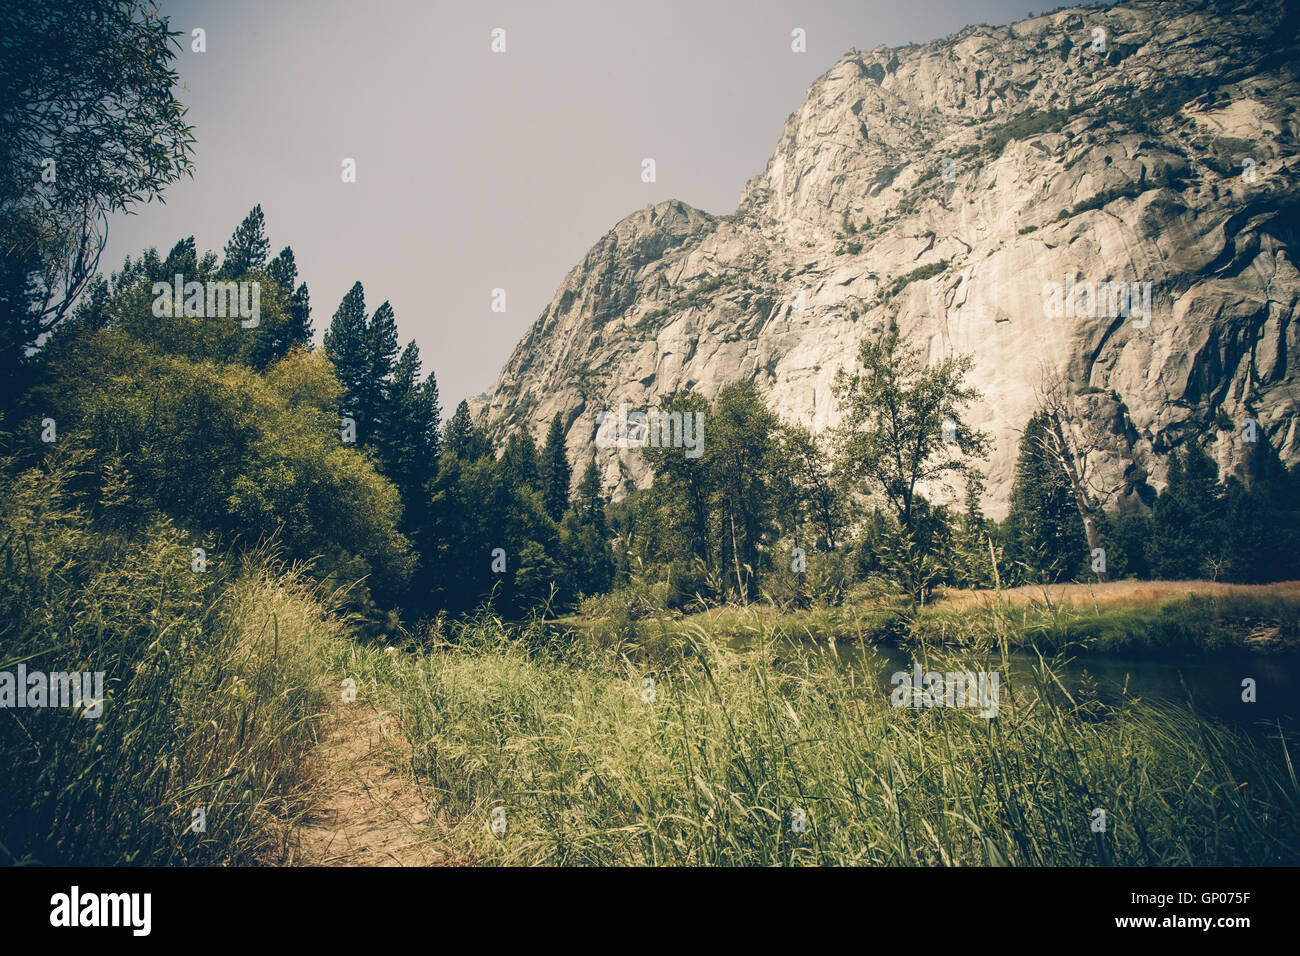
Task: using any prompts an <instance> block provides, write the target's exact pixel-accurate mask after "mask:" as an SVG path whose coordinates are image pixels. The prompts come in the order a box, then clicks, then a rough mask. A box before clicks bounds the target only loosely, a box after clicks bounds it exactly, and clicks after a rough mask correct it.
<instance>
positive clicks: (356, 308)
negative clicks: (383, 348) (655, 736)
mask: <svg viewBox="0 0 1300 956" xmlns="http://www.w3.org/2000/svg"><path fill="white" fill-rule="evenodd" d="M325 355H326V357H328V358H329V360H330V361H331V362H332V363H333V364H334V372H335V374H336V375H337V376H338V380H339V384H340V385H342V386H343V408H342V409H341V411H342V412H343V413H344V414H347V415H351V416H353V417H357V416H358V415H359V414H360V406H361V402H362V397H363V395H364V393H365V388H366V378H367V376H368V375H369V372H370V340H369V333H368V331H367V329H366V293H365V290H364V289H363V288H362V287H361V283H360V282H356V283H353V285H352V288H351V289H349V290H348V291H347V294H346V295H344V296H343V301H342V302H340V303H339V307H338V309H337V310H336V311H335V313H334V318H333V319H332V320H331V321H330V327H329V329H328V330H327V331H326V332H325ZM359 424H360V420H359V419H358V425H359ZM358 437H360V434H358Z"/></svg>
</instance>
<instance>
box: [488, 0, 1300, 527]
mask: <svg viewBox="0 0 1300 956" xmlns="http://www.w3.org/2000/svg"><path fill="white" fill-rule="evenodd" d="M1286 16H1287V13H1286V11H1285V10H1284V9H1283V7H1282V4H1274V3H1240V2H1238V3H1196V2H1189V0H1152V2H1138V3H1129V4H1122V5H1119V6H1114V7H1110V8H1106V9H1097V8H1086V9H1076V10H1062V11H1058V12H1056V13H1053V14H1050V15H1046V16H1041V17H1037V18H1034V19H1031V20H1025V21H1022V22H1020V23H1016V24H1013V25H1011V26H1007V27H986V26H972V27H968V28H967V29H965V30H963V31H962V32H961V33H960V34H958V35H956V36H954V37H950V38H948V39H945V40H939V41H935V42H933V43H927V44H924V45H920V46H910V47H905V48H900V49H887V48H883V47H882V48H880V49H877V50H873V51H871V52H869V53H863V52H858V51H856V50H851V51H850V52H849V53H847V54H846V55H845V56H843V57H842V58H841V59H840V60H839V62H837V63H836V64H835V65H834V66H833V67H832V68H831V69H830V70H829V71H828V72H827V73H826V74H825V75H823V76H822V77H821V78H820V79H818V80H817V81H816V82H815V83H814V84H813V85H812V87H811V88H810V89H809V91H808V99H807V102H806V103H805V104H804V105H803V106H802V107H801V108H800V109H799V110H798V111H797V112H796V113H794V114H793V115H792V116H791V117H790V118H789V120H788V121H787V122H786V126H785V132H784V135H783V136H782V137H781V141H780V143H779V144H778V145H777V148H776V152H775V154H774V155H773V156H772V158H771V160H770V162H769V163H768V166H767V169H766V171H765V172H764V173H763V174H762V175H760V176H758V177H757V178H755V179H754V180H752V181H751V182H750V183H749V184H748V185H747V186H746V187H745V189H744V192H743V195H742V196H741V200H740V204H739V207H738V208H737V210H736V212H735V213H734V214H732V215H729V216H712V215H709V214H707V213H704V212H701V211H700V210H698V209H693V208H691V207H690V206H687V205H685V204H683V203H680V202H665V203H660V204H658V205H655V206H648V207H646V208H645V209H643V210H641V211H639V212H637V213H634V214H632V215H631V216H628V217H627V218H626V219H624V220H623V221H622V222H620V223H618V225H616V226H615V227H614V228H613V229H612V230H611V231H610V232H609V233H608V234H607V235H606V236H605V237H604V238H602V239H601V240H600V241H599V242H598V243H597V244H596V245H595V246H594V247H593V248H592V249H591V251H590V252H589V253H588V254H587V256H586V258H585V259H584V260H583V261H582V262H581V263H579V264H578V266H576V267H575V268H574V269H573V270H572V271H571V272H570V273H569V275H568V276H567V277H566V278H565V280H564V282H563V284H562V285H561V286H560V288H559V290H558V291H557V292H556V294H555V298H554V299H553V300H552V302H551V303H550V305H549V306H547V308H546V309H545V310H544V311H543V312H542V315H541V316H540V318H538V320H537V322H536V323H535V325H534V326H533V328H532V329H531V331H530V332H529V333H528V335H527V336H526V337H525V338H524V339H523V341H522V342H520V343H519V345H518V347H517V348H516V349H515V352H514V354H513V355H512V357H511V358H510V360H509V362H508V364H507V365H506V367H505V369H504V370H503V371H502V373H501V377H500V379H499V380H498V382H497V383H496V386H495V387H494V388H493V389H492V390H491V391H490V392H489V393H487V394H486V395H484V396H481V397H480V398H479V399H478V400H477V403H476V411H477V414H478V415H479V419H480V421H481V422H482V423H483V424H484V425H485V426H486V427H487V428H488V429H489V433H490V434H491V436H492V438H493V439H494V440H495V441H497V442H500V441H503V440H504V439H505V437H506V436H507V435H508V434H509V432H510V431H511V430H512V429H515V428H519V427H526V428H529V429H531V430H532V432H533V434H534V436H535V437H537V438H538V439H539V440H540V439H541V437H542V436H543V435H544V434H545V431H546V427H547V425H548V423H549V422H550V420H551V418H552V417H553V416H554V415H555V413H556V412H559V413H561V415H562V416H563V418H564V420H565V421H566V422H567V424H568V433H567V443H568V449H569V453H570V456H571V459H572V460H573V461H574V463H575V471H574V474H575V479H576V478H577V477H579V476H580V474H581V471H582V468H583V467H585V463H586V462H587V461H589V460H591V457H592V456H593V455H595V456H596V461H597V463H598V466H599V467H600V468H601V470H602V475H603V479H604V483H605V488H606V490H607V491H608V492H612V493H614V494H615V495H616V496H617V495H619V494H621V493H624V492H625V491H626V490H627V489H628V488H630V487H632V486H634V485H643V484H645V483H646V482H648V480H649V473H648V470H647V468H646V466H645V464H644V462H643V461H642V459H641V456H640V452H639V451H638V450H637V449H598V448H596V447H595V444H594V440H593V439H594V436H595V434H596V428H597V415H598V413H600V412H602V411H605V410H614V409H617V408H618V406H619V404H620V403H627V405H628V407H629V408H632V409H637V408H640V409H646V408H654V407H656V406H657V405H658V402H659V400H660V399H661V398H662V397H665V396H667V395H669V394H671V393H672V392H674V391H676V390H678V389H693V390H696V391H698V392H700V393H701V394H702V395H704V396H705V397H706V398H708V399H712V398H713V397H714V396H715V395H716V394H717V392H718V390H719V389H720V388H721V387H722V386H723V385H725V384H727V383H728V382H731V381H734V380H737V379H741V378H749V379H753V380H756V381H757V382H758V384H759V386H760V389H761V390H762V391H763V393H764V394H765V396H766V398H767V400H768V403H769V405H770V406H771V407H772V408H773V409H774V410H775V411H776V412H777V413H778V414H779V415H780V416H782V417H783V418H785V419H787V420H789V421H793V422H800V423H803V424H806V425H809V426H811V427H812V428H813V429H814V430H821V429H824V428H827V427H832V426H834V425H835V424H837V421H838V407H837V401H836V397H835V392H834V380H835V375H836V372H837V371H838V370H839V369H841V368H848V367H851V366H852V365H853V364H854V362H855V359H856V352H857V345H858V343H859V342H860V340H861V339H862V338H863V337H864V336H874V337H880V336H883V335H884V333H885V331H886V330H887V329H888V328H889V326H890V324H891V323H896V324H897V326H898V327H899V329H900V330H901V332H902V334H903V336H904V337H905V338H906V339H907V340H908V341H909V342H910V343H912V344H913V345H915V346H917V347H919V348H921V349H922V350H923V351H924V352H925V353H926V354H927V355H928V356H929V357H930V359H931V360H936V359H938V358H941V357H942V356H944V355H948V354H954V353H960V354H971V355H972V356H973V358H974V363H975V364H974V371H973V373H972V375H971V378H970V382H971V384H973V385H974V386H976V387H977V388H978V389H979V390H980V391H981V392H982V395H983V397H982V399H981V400H980V401H979V402H978V403H977V404H976V405H975V406H974V407H973V408H972V409H971V413H970V416H969V417H970V420H971V422H972V424H975V425H977V426H978V427H980V428H983V429H984V430H985V431H987V432H989V433H990V435H991V437H992V438H993V445H992V450H991V452H990V455H989V457H988V459H987V461H986V462H985V464H984V468H983V470H984V472H985V474H986V476H987V480H988V481H987V494H986V499H985V506H986V508H987V510H988V512H989V514H991V515H993V516H1001V515H1002V514H1004V513H1005V511H1006V507H1007V499H1008V496H1009V493H1010V489H1011V482H1012V475H1013V469H1014V463H1015V458H1016V454H1017V445H1018V441H1019V433H1020V430H1021V429H1022V428H1023V427H1024V425H1025V422H1026V421H1027V419H1028V418H1029V417H1030V415H1031V413H1032V412H1033V411H1034V409H1035V408H1036V407H1038V404H1039V396H1040V394H1041V390H1042V387H1043V384H1044V382H1045V381H1048V380H1056V381H1064V382H1066V383H1067V387H1068V388H1069V389H1070V391H1071V392H1073V393H1074V394H1075V395H1076V396H1079V398H1078V400H1077V403H1078V404H1079V405H1080V406H1081V407H1083V408H1084V409H1086V413H1087V414H1088V415H1090V416H1091V417H1092V418H1093V420H1094V421H1095V422H1096V423H1097V424H1099V425H1101V426H1103V427H1104V429H1105V433H1106V435H1107V441H1108V443H1109V447H1108V449H1107V450H1106V452H1105V455H1104V457H1105V461H1104V468H1103V472H1107V473H1109V474H1110V475H1112V476H1120V477H1119V478H1118V479H1117V480H1119V481H1121V482H1122V481H1123V476H1126V477H1127V479H1128V481H1127V484H1125V485H1124V492H1123V493H1122V494H1121V495H1120V496H1119V497H1118V498H1116V499H1115V500H1116V501H1117V502H1118V505H1119V507H1121V508H1134V507H1140V504H1139V501H1140V499H1142V498H1146V499H1148V500H1149V498H1150V495H1151V493H1152V490H1153V489H1154V488H1159V487H1161V486H1162V485H1163V482H1164V476H1165V474H1166V471H1167V462H1168V456H1169V454H1170V452H1171V451H1173V450H1174V449H1176V448H1178V447H1180V446H1182V445H1183V444H1184V443H1187V442H1196V443H1199V444H1201V445H1202V446H1204V447H1206V448H1207V449H1208V450H1209V451H1210V452H1211V454H1212V455H1214V456H1215V457H1216V459H1217V460H1218V461H1219V464H1220V467H1221V468H1222V469H1224V471H1225V472H1234V471H1240V470H1241V469H1242V468H1243V467H1244V466H1245V461H1246V457H1247V451H1248V450H1249V449H1250V448H1251V446H1249V445H1246V444H1243V442H1242V440H1241V425H1240V423H1241V422H1242V421H1243V420H1244V419H1245V418H1247V417H1250V418H1252V419H1254V420H1256V421H1257V422H1258V433H1259V435H1260V436H1263V437H1266V438H1267V439H1268V440H1269V441H1270V442H1271V443H1272V445H1273V447H1275V448H1277V449H1278V450H1279V452H1280V453H1281V455H1282V457H1283V460H1284V461H1286V462H1287V463H1289V464H1290V463H1294V462H1296V461H1297V460H1300V434H1297V399H1300V372H1297V370H1296V367H1295V364H1296V363H1294V362H1292V361H1290V359H1291V358H1292V357H1293V356H1297V355H1298V354H1300V353H1298V352H1297V349H1298V348H1300V329H1298V328H1297V326H1296V321H1295V320H1296V317H1297V316H1296V302H1297V295H1298V294H1300V274H1298V273H1297V269H1296V253H1297V247H1298V245H1300V243H1298V242H1297V232H1298V231H1300V214H1298V213H1300V189H1298V186H1297V143H1298V137H1300V113H1297V112H1296V105H1297V104H1298V103H1300V84H1297V79H1296V72H1295V71H1296V67H1297V63H1300V55H1297V54H1298V52H1300V51H1298V50H1297V47H1296V35H1297V23H1296V18H1295V15H1294V13H1293V14H1291V19H1290V20H1286V19H1285V18H1286ZM1103 282H1108V283H1109V282H1114V283H1121V282H1122V283H1125V284H1126V285H1127V284H1130V283H1138V284H1139V289H1140V290H1142V289H1146V288H1147V286H1146V284H1147V283H1149V284H1150V285H1149V289H1150V311H1149V315H1147V314H1138V313H1139V312H1140V311H1141V310H1140V309H1134V310H1131V311H1130V313H1129V314H1128V315H1127V317H1126V316H1124V315H1122V314H1112V309H1111V306H1112V303H1111V302H1110V297H1109V295H1108V294H1107V293H1106V292H1105V290H1104V289H1103V290H1102V293H1101V294H1100V295H1098V296H1095V297H1094V296H1091V295H1090V294H1088V293H1084V292H1080V291H1079V290H1080V289H1081V288H1082V287H1087V288H1088V289H1089V292H1090V291H1091V289H1092V287H1093V286H1095V285H1096V284H1098V283H1103ZM1050 283H1057V284H1059V285H1060V286H1064V287H1065V290H1064V291H1065V292H1066V293H1069V292H1070V291H1071V290H1070V288H1069V287H1070V285H1071V284H1073V286H1074V294H1073V295H1058V296H1056V297H1055V300H1054V298H1053V295H1052V294H1051V291H1050V290H1049V289H1048V288H1047V286H1048V285H1049V284H1050ZM1130 288H1131V286H1130ZM1067 298H1068V299H1069V300H1070V301H1069V302H1068V303H1064V300H1065V299H1067ZM1139 299H1140V297H1139ZM1063 303H1064V304H1063ZM1121 304H1122V303H1119V302H1118V301H1117V302H1116V303H1115V310H1114V311H1115V312H1118V311H1120V309H1119V306H1120V305H1121ZM1099 305H1100V307H1098V306H1099ZM1089 313H1093V314H1089ZM706 441H707V435H706ZM936 497H937V498H938V500H944V497H943V494H942V493H940V494H938V495H937V496H936Z"/></svg>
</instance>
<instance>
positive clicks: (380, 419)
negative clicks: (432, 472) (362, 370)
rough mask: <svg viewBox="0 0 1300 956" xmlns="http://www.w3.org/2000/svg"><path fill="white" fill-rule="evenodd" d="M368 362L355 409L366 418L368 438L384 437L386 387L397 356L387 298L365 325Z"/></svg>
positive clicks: (393, 318) (393, 319) (376, 439)
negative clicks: (369, 436) (366, 325)
mask: <svg viewBox="0 0 1300 956" xmlns="http://www.w3.org/2000/svg"><path fill="white" fill-rule="evenodd" d="M366 335H367V340H368V345H369V348H368V358H369V364H368V366H367V368H366V376H365V380H364V384H363V385H362V388H361V393H360V394H359V395H358V396H357V398H358V411H359V412H360V413H361V415H362V417H363V418H364V419H365V420H366V421H367V422H368V430H369V432H370V435H371V440H372V441H375V442H378V441H382V440H383V435H384V433H385V430H386V429H387V425H388V422H387V420H386V419H387V414H388V388H389V382H390V380H391V379H392V376H393V368H394V367H395V363H396V360H397V316H396V315H394V314H393V307H392V306H391V305H389V304H388V303H387V302H384V303H382V304H381V305H380V306H379V308H377V309H375V314H374V315H373V316H371V318H370V324H369V326H368V327H367V329H366Z"/></svg>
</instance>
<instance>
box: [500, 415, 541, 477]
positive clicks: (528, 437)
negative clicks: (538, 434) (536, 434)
mask: <svg viewBox="0 0 1300 956" xmlns="http://www.w3.org/2000/svg"><path fill="white" fill-rule="evenodd" d="M501 460H502V461H503V462H504V464H505V467H506V470H507V471H508V472H509V474H510V476H511V479H512V480H513V481H514V482H515V484H518V485H522V486H524V487H526V488H531V489H533V490H534V491H540V490H541V480H540V473H539V471H538V468H537V445H536V443H535V442H534V441H533V436H532V433H531V432H530V431H529V430H528V429H527V428H521V429H520V430H519V431H516V432H513V433H512V434H511V435H510V439H509V441H507V442H506V450H505V452H504V453H502V456H501Z"/></svg>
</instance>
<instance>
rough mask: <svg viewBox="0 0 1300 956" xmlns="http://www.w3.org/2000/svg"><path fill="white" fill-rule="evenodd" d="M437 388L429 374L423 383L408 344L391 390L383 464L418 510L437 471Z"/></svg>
mask: <svg viewBox="0 0 1300 956" xmlns="http://www.w3.org/2000/svg"><path fill="white" fill-rule="evenodd" d="M437 396H438V386H437V384H436V383H435V382H434V379H433V374H432V373H430V375H429V377H428V379H427V380H425V381H424V382H421V381H420V349H419V346H417V345H416V344H415V342H414V341H412V342H409V343H407V346H406V348H405V349H403V350H402V356H401V358H400V359H399V360H398V362H397V367H396V368H395V369H394V371H393V377H392V382H391V384H390V386H389V389H388V412H387V414H386V416H385V418H386V420H387V423H388V425H387V428H386V429H385V431H384V433H383V436H382V438H383V442H382V448H381V460H382V464H383V471H384V474H385V475H386V476H387V477H388V478H389V479H390V480H392V482H393V484H395V485H396V486H397V489H398V491H399V492H401V494H402V499H403V502H404V503H405V504H406V505H407V506H408V510H410V509H411V508H416V507H419V506H420V504H421V501H422V499H423V498H424V497H425V495H426V493H427V487H428V483H429V481H430V479H432V477H433V476H434V474H435V473H436V470H437V457H438V444H439V436H438V425H439V422H438V419H439V416H440V411H439V409H438V397H437Z"/></svg>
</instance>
